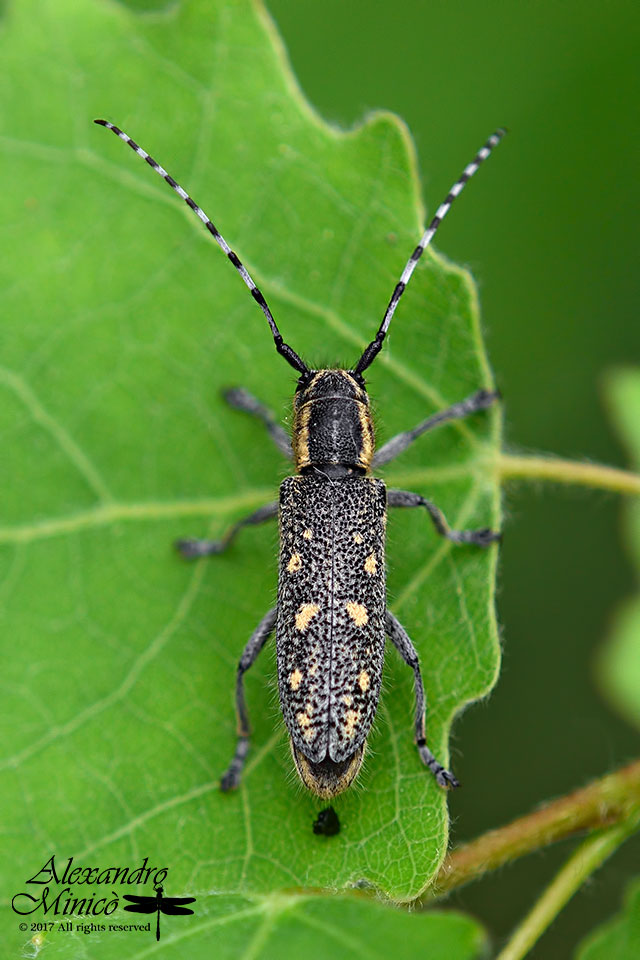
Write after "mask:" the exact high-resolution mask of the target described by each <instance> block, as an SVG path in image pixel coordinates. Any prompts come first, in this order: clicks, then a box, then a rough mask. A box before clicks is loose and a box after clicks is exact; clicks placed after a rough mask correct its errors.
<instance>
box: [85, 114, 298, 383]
mask: <svg viewBox="0 0 640 960" xmlns="http://www.w3.org/2000/svg"><path fill="white" fill-rule="evenodd" d="M94 123H97V124H99V125H100V126H101V127H106V128H107V130H113V132H114V133H115V135H116V136H117V137H120V139H121V140H124V142H125V143H128V144H129V146H130V147H131V149H132V150H133V151H134V152H135V153H137V154H138V156H139V157H142V159H143V160H146V161H147V163H148V164H149V166H150V167H153V169H154V170H155V172H156V173H158V174H159V175H160V176H161V177H162V179H163V180H165V181H166V182H167V183H168V184H169V186H170V187H171V189H172V190H175V192H176V193H177V194H178V196H179V197H182V199H183V200H184V202H185V203H186V205H187V206H188V207H190V208H191V209H192V210H193V212H194V213H195V214H196V216H198V217H199V218H200V219H201V220H202V222H203V223H204V225H205V227H206V228H207V230H208V231H209V233H210V234H211V235H212V237H213V239H214V240H215V241H216V243H217V244H218V246H220V247H222V249H223V250H224V252H225V253H226V255H227V257H228V258H229V260H230V261H231V263H232V264H233V265H234V267H235V268H236V270H237V271H238V273H239V274H240V276H241V277H242V279H243V280H244V282H245V283H246V285H247V286H248V287H249V290H250V292H251V296H252V297H253V299H254V300H255V301H256V303H257V304H258V306H259V307H260V309H261V310H262V312H263V313H264V315H265V317H266V318H267V323H268V324H269V327H270V328H271V333H272V335H273V340H274V343H275V345H276V350H277V351H278V353H279V354H280V355H281V356H283V357H284V358H285V360H286V361H287V363H290V364H291V366H292V367H293V368H294V369H295V370H297V371H298V373H308V370H309V368H308V367H307V365H306V363H304V361H303V360H301V359H300V357H299V356H298V354H297V353H296V352H295V350H293V349H292V348H291V347H290V346H289V344H288V343H285V342H284V341H283V339H282V334H281V333H280V331H279V330H278V326H277V324H276V322H275V320H274V319H273V315H272V313H271V310H270V309H269V306H268V304H267V301H266V300H265V298H264V296H263V295H262V293H261V292H260V290H259V289H258V287H257V286H256V285H255V283H254V282H253V280H252V279H251V276H250V274H249V271H248V270H247V268H246V267H245V266H244V264H243V263H241V261H240V259H239V258H238V256H237V254H235V253H234V252H233V250H232V249H231V247H230V246H229V244H228V243H227V241H226V240H225V239H224V237H223V236H222V234H221V233H219V232H218V230H217V228H216V226H215V225H214V223H213V222H212V221H211V220H210V219H209V217H208V216H207V215H206V213H205V212H204V210H203V209H202V208H201V207H199V206H198V204H197V203H196V202H195V201H194V200H192V199H191V197H190V196H189V194H188V193H187V192H186V190H183V189H182V187H181V186H180V184H179V183H177V182H176V181H175V180H174V179H173V177H172V176H170V175H169V174H168V173H167V171H166V170H165V169H164V168H163V167H161V166H160V164H159V163H156V161H155V160H154V159H153V157H150V156H149V154H148V153H147V152H146V150H143V149H142V147H139V146H138V144H137V143H136V142H135V140H132V139H131V137H129V136H127V134H126V133H125V132H124V131H123V130H120V128H119V127H116V125H115V124H114V123H109V121H108V120H94Z"/></svg>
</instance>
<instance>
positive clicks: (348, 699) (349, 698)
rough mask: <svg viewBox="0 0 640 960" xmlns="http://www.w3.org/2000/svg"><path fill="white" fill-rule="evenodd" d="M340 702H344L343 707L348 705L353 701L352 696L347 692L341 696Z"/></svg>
mask: <svg viewBox="0 0 640 960" xmlns="http://www.w3.org/2000/svg"><path fill="white" fill-rule="evenodd" d="M342 702H343V703H344V705H345V707H350V706H351V704H352V703H353V697H350V696H349V694H347V695H346V696H344V697H343V698H342Z"/></svg>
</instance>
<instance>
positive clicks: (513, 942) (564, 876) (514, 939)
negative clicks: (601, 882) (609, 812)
mask: <svg viewBox="0 0 640 960" xmlns="http://www.w3.org/2000/svg"><path fill="white" fill-rule="evenodd" d="M639 823H640V811H636V812H635V814H634V815H633V816H631V817H629V819H628V820H625V821H624V822H623V823H618V824H616V825H615V826H614V827H609V828H608V829H607V830H601V831H599V832H598V833H596V834H594V835H593V836H591V837H588V838H587V839H586V840H584V841H583V843H581V844H580V846H579V847H578V849H577V850H576V851H575V852H574V853H573V854H572V855H571V856H570V857H569V859H568V860H567V862H566V863H565V864H564V866H563V867H562V869H561V870H560V872H559V873H558V874H557V875H556V876H555V878H554V879H553V881H552V882H551V883H550V884H549V886H548V887H547V889H546V890H545V891H544V893H543V894H542V896H541V897H540V898H539V900H538V902H537V903H536V904H535V906H534V907H533V909H532V910H531V912H530V913H529V914H527V916H526V917H525V918H524V920H523V921H522V923H521V924H520V925H519V926H518V927H517V929H516V930H515V931H514V933H513V934H512V936H511V939H510V940H509V942H508V943H507V945H506V946H505V947H504V949H503V950H501V951H500V953H499V954H498V956H497V957H496V960H522V957H525V956H526V955H527V953H528V952H529V950H530V949H531V947H532V946H533V945H534V944H535V943H536V941H537V940H538V939H539V938H540V936H541V935H542V934H543V933H544V931H545V930H546V929H547V927H548V926H549V925H550V924H551V923H552V922H553V920H554V919H555V918H556V917H557V915H558V914H559V913H560V911H561V910H562V908H563V907H564V906H565V904H566V903H568V902H569V900H570V899H571V897H572V896H573V895H574V893H575V892H576V891H577V890H578V889H579V888H580V887H581V886H582V884H583V883H584V882H585V880H587V878H588V877H590V876H591V874H592V873H593V872H594V870H597V868H598V867H599V866H600V865H601V864H602V863H604V861H605V860H606V859H607V857H609V856H610V855H611V854H612V853H613V852H614V851H615V850H617V848H618V847H619V846H620V844H622V843H623V842H624V841H625V840H626V839H627V837H628V836H629V835H630V834H631V833H633V832H634V830H636V829H637V827H638V824H639Z"/></svg>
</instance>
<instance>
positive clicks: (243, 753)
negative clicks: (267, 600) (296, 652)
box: [220, 607, 276, 793]
mask: <svg viewBox="0 0 640 960" xmlns="http://www.w3.org/2000/svg"><path fill="white" fill-rule="evenodd" d="M275 625H276V608H275V607H273V609H272V610H269V612H268V613H267V614H266V615H265V616H264V617H263V618H262V620H261V621H260V623H259V624H258V626H257V627H256V629H255V630H254V631H253V633H252V634H251V637H250V638H249V642H248V643H247V645H246V647H245V648H244V650H243V652H242V656H241V657H240V663H239V664H238V675H237V679H236V712H237V714H238V742H237V744H236V749H235V753H234V755H233V759H232V760H231V763H230V764H229V766H228V768H227V770H226V772H225V773H224V774H223V775H222V777H221V779H220V789H221V790H222V791H223V792H224V793H226V792H227V791H228V790H234V789H235V788H236V787H237V786H239V784H240V780H241V778H242V771H243V769H244V764H245V760H246V759H247V754H248V752H249V735H250V733H251V728H250V726H249V715H248V713H247V706H246V703H245V699H244V675H245V673H246V672H247V670H248V669H249V667H251V666H253V664H254V663H255V662H256V659H257V657H258V654H259V653H260V651H261V650H262V648H263V647H264V645H265V643H266V642H267V640H268V639H269V637H270V635H271V634H272V633H273V629H274V627H275Z"/></svg>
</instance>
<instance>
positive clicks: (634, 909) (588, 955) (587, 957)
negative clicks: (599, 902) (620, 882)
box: [576, 880, 640, 960]
mask: <svg viewBox="0 0 640 960" xmlns="http://www.w3.org/2000/svg"><path fill="white" fill-rule="evenodd" d="M638 956H640V881H638V880H636V881H635V882H634V883H633V884H631V886H630V887H629V889H628V891H627V896H626V897H625V905H624V909H623V910H622V912H621V913H619V914H618V915H617V916H616V917H614V918H613V920H611V921H609V923H606V924H603V926H601V927H600V929H599V930H596V931H595V932H594V933H591V934H589V936H588V937H587V938H586V939H585V940H583V942H582V943H581V944H580V946H579V947H578V949H577V951H576V960H637V958H638Z"/></svg>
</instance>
